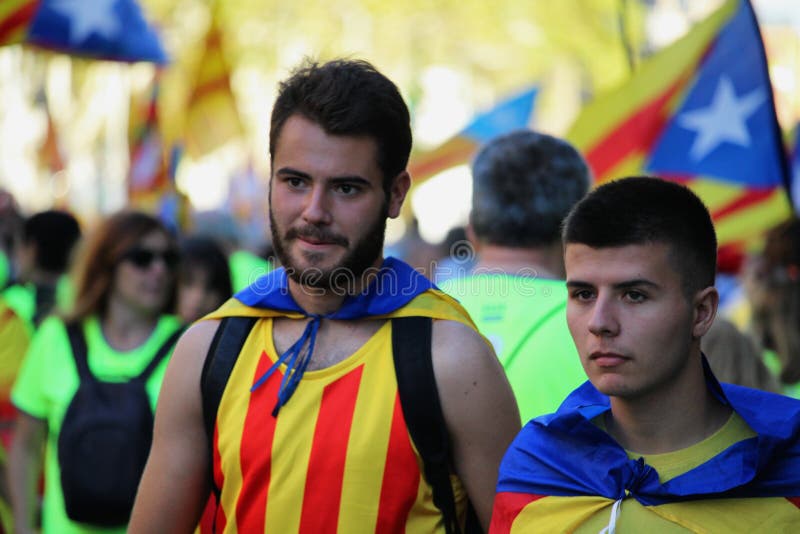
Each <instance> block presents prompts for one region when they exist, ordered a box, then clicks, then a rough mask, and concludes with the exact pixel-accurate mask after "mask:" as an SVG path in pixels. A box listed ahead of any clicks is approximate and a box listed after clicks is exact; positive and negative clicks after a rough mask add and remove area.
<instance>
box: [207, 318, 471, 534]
mask: <svg viewBox="0 0 800 534" xmlns="http://www.w3.org/2000/svg"><path fill="white" fill-rule="evenodd" d="M257 320H258V319H257V318H254V317H226V318H224V319H222V321H221V322H220V325H219V328H218V329H217V332H216V334H215V335H214V339H213V340H212V342H211V347H210V348H209V350H208V356H207V357H206V361H205V364H204V366H203V373H202V377H201V379H200V380H201V381H200V384H201V386H200V387H201V391H202V398H203V417H204V420H205V429H206V436H207V439H208V444H209V451H213V436H214V426H215V422H216V418H217V409H218V408H219V402H220V400H221V399H222V393H223V391H224V390H225V385H226V384H227V381H228V378H229V377H230V374H231V371H232V370H233V366H234V364H235V363H236V359H237V358H238V357H239V353H240V352H241V350H242V347H243V346H244V343H245V341H246V340H247V336H248V335H249V333H250V330H251V329H252V328H253V325H255V323H256V321H257ZM432 324H433V322H432V320H431V319H430V318H429V317H399V318H394V319H392V354H393V356H394V366H395V375H396V376H397V388H398V392H399V395H400V404H401V406H402V408H403V416H404V418H405V420H406V424H407V426H408V431H409V434H410V435H411V439H412V440H413V441H414V445H415V446H416V447H417V450H418V451H419V454H420V456H421V457H422V461H423V464H424V475H425V480H426V481H427V482H428V484H430V485H431V488H432V491H433V503H434V504H435V505H436V506H437V507H438V508H439V510H441V512H442V517H443V519H444V526H445V531H446V532H447V534H460V533H461V532H462V530H461V527H460V525H459V524H458V520H457V516H456V507H455V498H454V496H453V487H452V485H451V484H450V472H451V467H452V464H453V460H452V456H451V449H450V436H449V434H448V432H447V427H446V425H445V422H444V415H443V414H442V408H441V404H440V402H439V392H438V390H437V388H436V377H435V376H434V374H433V362H432V360H431V331H432ZM211 487H212V489H213V491H214V493H215V495H216V498H217V503H219V488H217V487H216V485H215V484H214V481H213V477H212V483H211ZM468 504H469V506H468V509H467V523H466V528H465V529H464V534H480V533H481V532H482V529H481V526H480V523H479V522H478V517H477V515H476V514H475V510H474V508H473V507H472V504H471V503H468ZM215 526H216V522H215Z"/></svg>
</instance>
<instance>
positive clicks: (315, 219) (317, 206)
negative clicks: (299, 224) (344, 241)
mask: <svg viewBox="0 0 800 534" xmlns="http://www.w3.org/2000/svg"><path fill="white" fill-rule="evenodd" d="M328 203H329V202H328V195H326V194H325V189H324V188H323V187H314V188H312V189H311V191H309V193H308V195H307V197H306V199H305V205H304V206H303V220H304V221H306V222H307V223H309V224H315V225H320V224H330V222H331V213H330V206H329V205H328Z"/></svg>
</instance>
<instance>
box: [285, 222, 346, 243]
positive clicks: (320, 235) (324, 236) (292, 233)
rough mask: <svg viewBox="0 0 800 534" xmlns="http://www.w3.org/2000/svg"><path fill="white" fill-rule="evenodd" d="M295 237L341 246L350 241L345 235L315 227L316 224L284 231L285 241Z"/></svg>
mask: <svg viewBox="0 0 800 534" xmlns="http://www.w3.org/2000/svg"><path fill="white" fill-rule="evenodd" d="M297 238H301V239H311V240H313V241H319V242H322V243H330V244H333V245H340V246H343V247H347V246H348V245H349V244H350V241H349V240H348V239H347V238H346V237H344V236H341V235H338V234H334V233H331V232H328V231H326V230H323V229H321V228H317V227H316V226H303V227H300V228H290V229H289V230H288V231H287V232H286V237H285V239H286V240H287V241H289V240H292V239H297Z"/></svg>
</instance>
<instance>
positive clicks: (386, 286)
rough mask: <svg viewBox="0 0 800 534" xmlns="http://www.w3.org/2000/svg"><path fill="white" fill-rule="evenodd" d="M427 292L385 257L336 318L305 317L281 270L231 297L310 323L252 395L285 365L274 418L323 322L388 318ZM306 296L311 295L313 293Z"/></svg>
mask: <svg viewBox="0 0 800 534" xmlns="http://www.w3.org/2000/svg"><path fill="white" fill-rule="evenodd" d="M429 289H435V286H434V285H433V282H431V281H430V280H428V279H427V278H425V277H424V276H422V275H421V274H420V273H418V272H417V271H415V270H414V269H413V268H411V266H410V265H408V264H407V263H405V262H402V261H400V260H397V259H395V258H391V257H389V258H386V259H385V260H384V261H383V264H382V265H381V267H380V269H378V270H377V272H376V276H375V279H374V280H372V281H371V283H370V284H369V286H368V287H367V288H366V289H364V291H362V292H360V293H357V294H352V295H351V294H348V295H347V296H346V297H345V299H344V301H343V303H342V306H341V307H340V308H339V309H338V310H336V311H335V312H333V313H330V314H327V315H317V314H310V313H307V312H306V311H305V310H303V309H302V308H301V307H300V306H299V305H298V304H297V302H295V300H294V298H292V295H291V293H290V291H289V277H288V274H287V273H286V270H285V269H283V268H282V267H281V268H279V269H275V270H274V271H271V272H269V273H267V274H266V275H264V276H262V277H260V278H259V279H258V280H256V281H255V282H254V283H252V284H250V285H249V286H248V287H247V288H245V289H243V290H242V291H240V292H239V293H237V294H236V295H234V299H236V300H238V301H239V302H241V303H242V304H244V305H246V306H249V307H251V308H258V309H269V310H276V311H279V312H282V313H285V314H293V315H295V316H297V317H308V318H310V319H311V320H310V321H309V322H308V324H307V325H306V328H305V330H304V331H303V333H302V335H301V336H300V338H299V339H298V340H297V341H296V342H295V343H294V344H293V345H292V346H291V347H289V349H288V350H286V352H284V353H283V354H281V355H280V357H279V358H278V359H277V360H276V361H275V362H274V363H273V365H272V366H271V367H270V368H269V369H268V370H267V371H266V372H265V373H263V374H262V375H261V376H260V377H259V378H258V380H256V382H255V383H254V384H253V387H252V388H251V389H250V391H254V390H255V389H257V388H258V387H259V386H261V385H262V384H263V383H264V382H266V381H267V379H268V378H269V377H270V376H272V374H274V373H275V372H276V371H277V370H278V369H279V368H280V366H281V365H284V364H285V365H286V372H285V373H284V375H283V378H282V379H281V385H280V388H279V389H278V401H277V403H276V405H275V408H274V410H273V412H272V414H273V416H277V415H278V412H279V411H280V409H281V406H283V405H285V404H286V403H287V402H289V399H290V398H291V397H292V394H293V393H294V392H295V390H296V389H297V386H298V385H299V384H300V381H301V380H302V378H303V375H304V374H305V371H306V368H307V367H308V364H309V363H310V362H311V358H312V356H313V354H314V346H315V343H316V339H317V332H318V331H319V327H320V324H321V321H322V319H336V320H354V319H362V318H366V317H374V316H382V315H387V314H390V313H392V312H395V311H397V310H399V309H400V308H402V307H403V306H405V305H406V304H408V303H409V302H411V301H412V300H413V299H414V298H415V297H417V296H418V295H420V294H422V293H424V292H426V291H428V290H429ZM309 291H315V289H313V288H311V289H309Z"/></svg>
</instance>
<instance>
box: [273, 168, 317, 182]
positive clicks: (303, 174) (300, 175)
mask: <svg viewBox="0 0 800 534" xmlns="http://www.w3.org/2000/svg"><path fill="white" fill-rule="evenodd" d="M282 174H288V175H291V176H297V177H298V178H305V179H307V180H310V179H311V175H310V174H308V173H307V172H303V171H299V170H297V169H293V168H291V167H281V168H280V169H278V172H276V173H275V175H276V176H278V175H282Z"/></svg>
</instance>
